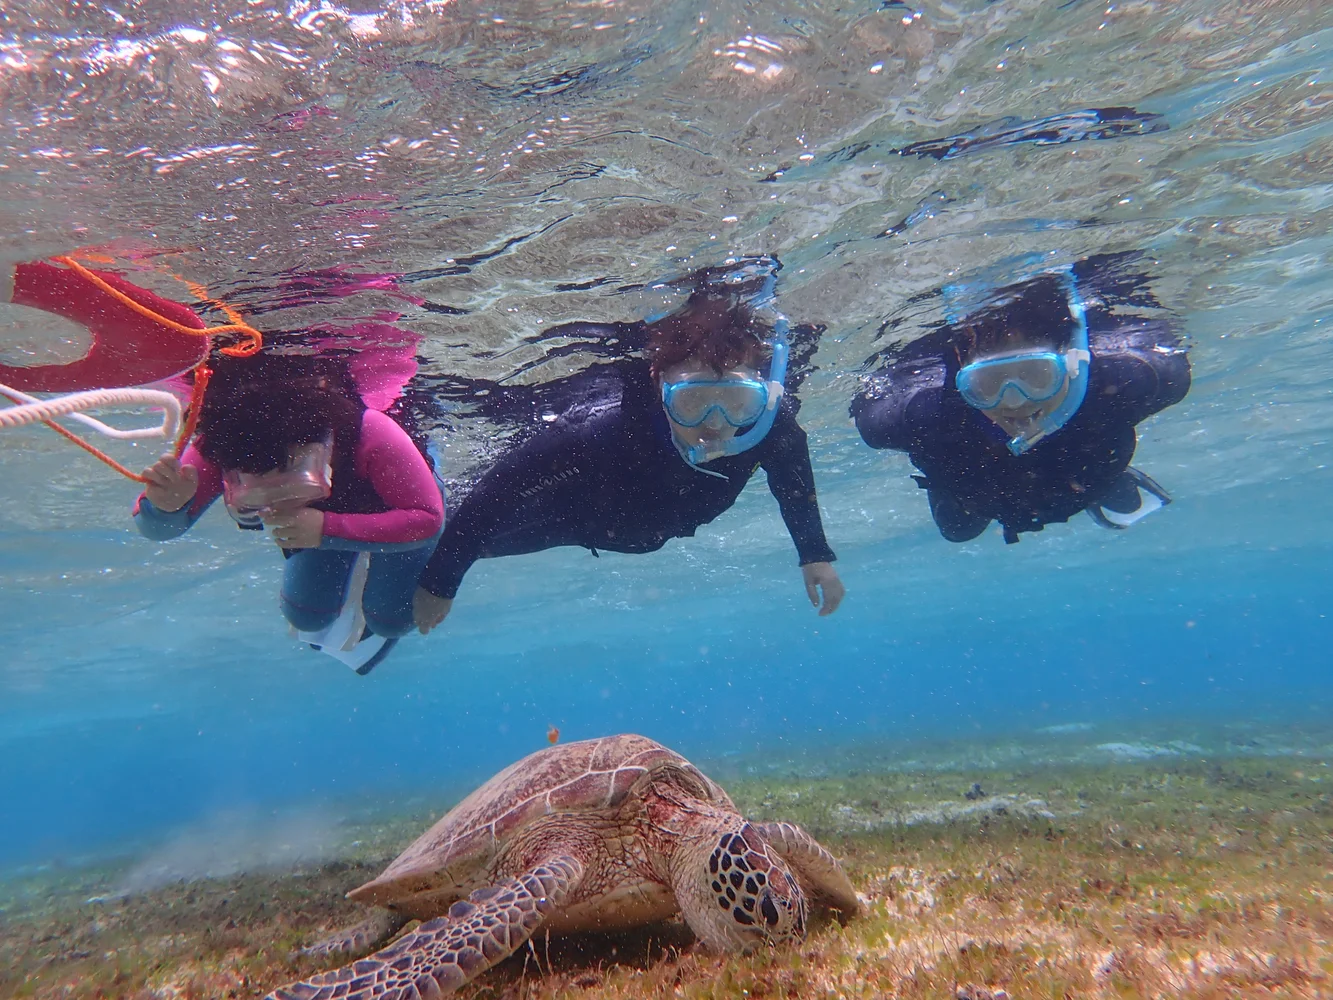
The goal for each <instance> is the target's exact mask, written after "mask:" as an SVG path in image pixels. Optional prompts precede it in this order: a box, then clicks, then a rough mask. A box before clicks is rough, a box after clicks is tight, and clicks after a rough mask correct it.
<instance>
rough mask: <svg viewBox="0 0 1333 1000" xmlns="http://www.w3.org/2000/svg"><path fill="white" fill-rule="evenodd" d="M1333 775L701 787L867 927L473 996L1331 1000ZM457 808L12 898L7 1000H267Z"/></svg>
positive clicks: (549, 967) (1003, 760)
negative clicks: (421, 836) (814, 839)
mask: <svg viewBox="0 0 1333 1000" xmlns="http://www.w3.org/2000/svg"><path fill="white" fill-rule="evenodd" d="M1330 761H1333V727H1323V728H1321V727H1317V726H1293V725H1291V724H1289V723H1285V722H1284V723H1279V722H1272V723H1268V724H1266V723H1265V722H1264V721H1262V720H1255V721H1249V722H1245V723H1236V724H1230V725H1229V724H1222V723H1217V722H1209V721H1196V722H1192V723H1191V722H1175V723H1169V724H1168V723H1167V722H1165V721H1157V722H1152V723H1144V724H1141V725H1139V726H1136V727H1135V726H1129V725H1111V724H1097V725H1093V724H1086V723H1070V724H1066V725H1061V726H1056V727H1053V728H1052V729H1050V730H1047V731H1042V732H1036V733H1031V734H1027V735H1024V736H1021V737H1014V738H1008V739H994V738H990V739H986V740H980V739H978V740H975V741H971V742H968V741H961V740H948V739H941V740H940V741H938V742H936V743H925V742H921V741H917V742H913V743H910V744H897V745H891V744H879V745H865V744H859V745H856V746H851V747H846V748H829V747H824V748H818V749H816V748H811V749H809V750H807V751H806V752H804V753H803V754H798V755H796V756H795V757H790V758H788V759H786V760H784V761H783V762H782V763H781V764H774V763H773V762H772V761H767V760H765V759H763V758H761V757H760V758H740V757H731V758H726V759H723V760H720V761H698V762H696V763H700V764H701V765H702V766H703V767H704V768H705V769H706V770H707V771H708V772H709V773H710V774H711V775H712V776H713V777H715V778H716V779H718V780H719V781H721V782H722V783H723V784H724V785H725V787H727V789H728V791H729V792H730V793H731V794H732V796H733V798H735V800H736V802H737V804H738V805H739V806H740V807H741V808H742V809H743V810H744V811H745V812H746V814H747V815H748V816H750V817H751V818H760V819H775V818H784V819H791V820H796V821H798V822H800V823H802V824H804V825H806V826H807V828H809V829H810V830H812V831H813V832H815V833H816V834H817V835H818V836H820V837H821V838H822V840H823V841H824V842H825V843H826V844H827V845H828V846H829V847H830V848H831V849H832V850H833V851H834V853H836V854H837V855H839V857H841V858H842V859H843V861H844V863H845V865H846V866H847V868H848V871H849V873H850V875H851V877H852V880H853V883H854V884H855V886H856V888H857V890H858V892H860V893H861V894H862V896H863V899H864V900H865V902H866V904H867V906H866V910H865V912H864V913H863V914H862V915H861V916H860V917H859V918H858V919H856V920H854V921H852V922H851V923H850V924H849V925H848V926H846V927H839V926H838V925H837V924H836V923H835V922H832V921H830V920H823V921H821V922H817V923H816V924H815V925H814V927H813V929H812V933H811V934H810V936H809V938H808V940H807V941H806V942H805V944H804V945H803V946H802V947H800V948H794V949H778V950H774V951H764V952H761V953H759V954H756V955H752V956H748V957H723V956H718V955H715V954H711V953H709V952H707V951H704V950H703V949H701V948H700V947H698V946H697V945H695V944H694V942H693V940H692V938H691V935H690V933H689V931H688V930H687V929H685V927H684V926H683V924H680V923H675V924H667V925H660V926H656V927H652V928H646V929H645V930H643V931H642V932H638V933H634V934H626V935H619V936H614V937H609V936H599V935H592V936H588V937H580V938H573V939H567V940H563V941H562V940H559V939H554V940H549V941H548V940H544V939H537V940H536V941H534V944H533V946H532V947H530V948H528V949H524V950H522V951H520V952H519V953H518V954H517V955H516V956H515V957H513V958H511V959H510V960H508V961H507V962H505V963H504V964H502V965H501V966H500V967H498V968H496V969H494V970H492V971H491V972H489V973H487V974H485V975H483V976H482V977H481V978H480V979H479V980H477V981H476V982H474V983H472V984H470V985H469V986H468V987H466V988H465V989H464V990H463V991H462V992H461V993H460V994H459V995H460V996H463V997H497V998H520V997H521V998H526V997H557V996H558V997H588V998H600V997H668V996H670V997H678V996H685V997H714V996H716V997H723V996H727V997H802V998H804V997H825V996H827V997H834V996H839V997H841V996H847V997H851V996H863V997H873V996H900V997H967V998H972V1000H979V998H983V997H987V996H989V997H1001V996H1009V997H1029V996H1030V997H1038V996H1040V997H1168V996H1171V997H1177V996H1179V997H1248V996H1254V997H1261V996H1262V997H1273V996H1291V997H1316V996H1327V995H1330V994H1333V949H1331V948H1330V946H1329V939H1330V935H1333V910H1330V907H1329V900H1330V898H1331V896H1333V769H1330V766H1329V765H1330ZM969 792H970V793H971V795H970V796H969V794H968V793H969ZM978 792H980V794H978ZM451 804H452V801H451V798H447V797H446V798H444V799H442V800H441V801H439V802H428V801H426V800H425V799H422V798H417V799H412V800H410V801H403V800H395V801H392V802H385V803H374V802H367V803H363V804H362V806H361V807H360V808H359V809H358V810H357V811H355V812H354V813H352V814H350V815H351V816H352V818H350V819H346V820H345V821H343V822H341V823H340V824H338V825H336V826H334V827H332V828H330V829H331V830H332V833H330V834H329V835H328V836H327V837H326V838H325V840H324V841H323V842H321V843H318V844H315V843H312V842H309V841H306V842H302V841H301V839H300V831H299V821H298V819H297V818H296V817H295V816H293V817H288V818H287V819H286V820H285V821H281V820H280V821H278V822H287V823H288V828H289V831H290V833H291V836H290V837H289V838H288V839H289V840H291V841H292V843H291V844H280V843H279V844H278V845H277V847H276V848H275V846H274V843H275V842H270V843H268V845H267V846H266V847H265V848H264V849H263V851H259V850H258V848H256V847H255V845H252V844H248V843H247V840H246V834H245V833H244V824H238V825H237V826H236V827H235V828H233V829H227V830H221V829H208V828H198V829H196V830H194V831H192V832H189V833H187V834H184V835H179V836H177V838H176V839H175V840H173V841H171V842H169V843H164V844H159V845H156V846H155V847H153V848H151V849H148V848H145V850H144V851H142V852H138V853H133V854H131V855H128V856H123V857H116V858H104V859H101V860H97V861H94V860H91V859H81V860H78V861H71V862H69V863H67V864H65V865H44V866H42V867H40V868H27V869H23V870H19V871H14V872H11V873H10V874H9V877H8V878H7V879H5V880H4V881H3V882H0V996H5V997H9V996H14V997H70V998H82V997H133V998H142V1000H147V998H158V997H161V998H166V997H258V996H262V995H263V994H264V993H265V992H266V991H268V990H269V989H272V988H274V987H276V986H279V985H281V984H282V983H284V982H286V981H289V980H290V979H291V978H294V977H296V976H298V975H303V974H308V973H310V972H313V971H316V970H317V969H319V968H320V967H322V966H326V965H331V964H332V963H330V962H328V961H327V960H325V961H324V962H322V963H320V962H316V961H314V960H312V959H309V958H304V957H300V956H298V955H297V954H295V951H296V949H297V948H299V947H300V946H301V945H303V944H307V943H310V942H311V941H313V940H315V939H317V938H318V937H319V936H321V935H322V934H324V933H326V932H327V931H329V930H331V929H333V928H335V927H337V926H340V925H342V924H344V923H351V922H354V921H355V919H358V918H357V910H358V908H357V907H356V906H355V905H354V904H352V903H350V902H348V901H346V900H344V899H343V898H342V894H343V893H344V892H345V891H346V890H348V889H350V888H352V887H353V886H355V885H357V884H359V883H360V882H362V881H364V880H366V879H368V878H370V877H372V876H373V875H374V874H376V872H377V871H378V870H379V868H381V867H382V866H383V865H384V864H385V863H386V862H387V861H388V860H389V859H390V858H391V857H393V856H394V854H395V853H396V852H397V851H398V850H399V849H401V848H402V847H403V846H405V845H406V844H407V843H408V842H410V841H411V840H412V839H414V838H415V837H416V835H417V834H418V833H420V832H421V830H423V829H424V828H425V826H426V825H427V824H428V823H429V822H431V821H432V820H433V819H434V818H435V817H436V816H438V815H439V814H441V813H442V812H443V811H444V810H445V809H447V808H448V807H449V805H451ZM270 829H271V828H270ZM279 840H281V838H279ZM283 848H286V849H287V853H285V854H284V852H283Z"/></svg>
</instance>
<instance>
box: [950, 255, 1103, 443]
mask: <svg viewBox="0 0 1333 1000" xmlns="http://www.w3.org/2000/svg"><path fill="white" fill-rule="evenodd" d="M1062 274H1063V277H1064V281H1065V291H1066V294H1067V296H1068V300H1069V313H1070V316H1071V317H1073V320H1074V334H1073V337H1072V338H1071V341H1070V344H1069V347H1067V348H1066V349H1065V350H1063V351H1041V350H1037V351H1022V352H1016V353H1012V354H1003V355H999V356H994V357H988V358H980V359H978V360H976V361H973V362H972V363H971V364H967V365H964V366H963V367H962V368H961V369H959V371H958V374H957V375H956V376H955V378H954V385H955V386H957V388H958V392H959V395H961V396H962V397H963V401H964V402H965V403H967V404H968V405H969V406H971V407H973V408H974V409H977V410H980V411H982V412H983V413H986V414H987V416H989V417H991V419H992V420H994V421H995V422H996V423H999V424H1001V426H1005V425H1007V424H1009V421H1007V420H1006V419H1005V418H1004V416H1003V410H1004V409H1005V408H1006V407H1008V408H1016V407H1021V406H1024V405H1025V404H1030V403H1035V404H1038V407H1037V412H1036V413H1034V414H1032V416H1031V417H1029V418H1028V419H1027V420H1026V421H1024V422H1023V423H1024V424H1025V426H1023V427H1022V429H1021V430H1018V431H1017V432H1016V433H1013V437H1011V438H1010V440H1009V450H1010V451H1011V452H1012V453H1013V454H1015V455H1022V454H1024V453H1026V452H1028V451H1030V450H1031V449H1032V448H1034V447H1036V446H1037V445H1038V444H1039V443H1040V442H1041V441H1043V440H1045V439H1046V438H1047V437H1049V436H1050V435H1052V434H1054V433H1055V432H1056V431H1058V430H1059V429H1060V428H1061V427H1063V426H1064V425H1065V424H1067V423H1068V422H1069V420H1070V419H1071V418H1072V417H1073V416H1074V414H1075V413H1076V412H1078V408H1079V407H1080V406H1082V405H1083V398H1084V396H1085V395H1086V394H1087V391H1088V368H1089V365H1090V364H1091V362H1092V354H1091V352H1090V351H1089V349H1088V318H1087V310H1086V308H1085V306H1084V304H1083V298H1082V296H1081V295H1079V293H1078V289H1077V287H1076V286H1075V284H1074V276H1073V274H1072V273H1071V272H1070V271H1069V270H1067V269H1066V270H1065V271H1063V272H1062ZM1066 387H1068V388H1067V389H1066ZM1062 389H1065V390H1066V391H1065V393H1064V396H1063V398H1059V397H1060V391H1061V390H1062ZM1045 404H1049V406H1048V405H1045Z"/></svg>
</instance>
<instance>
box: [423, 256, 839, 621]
mask: <svg viewBox="0 0 1333 1000" xmlns="http://www.w3.org/2000/svg"><path fill="white" fill-rule="evenodd" d="M777 267H778V264H777V262H776V261H774V260H773V259H771V258H756V259H749V260H744V261H742V262H741V263H740V264H739V265H738V266H737V267H735V268H732V269H728V270H710V269H705V270H703V271H700V272H698V273H696V274H695V275H693V276H692V277H691V282H692V293H691V295H690V298H689V300H688V302H687V303H686V304H685V305H684V306H682V307H681V308H680V309H678V310H676V311H675V312H672V313H670V314H669V315H667V316H665V317H663V318H661V319H658V320H656V321H653V322H650V323H647V324H642V323H640V324H634V326H635V327H636V328H637V329H636V331H635V333H636V338H635V339H638V340H641V342H642V343H644V344H645V345H646V348H645V353H646V355H647V357H646V359H643V358H634V359H631V360H628V361H626V362H624V365H623V369H622V370H623V373H624V374H623V377H621V378H619V379H617V380H615V381H614V382H612V383H611V384H610V385H608V384H607V383H606V382H605V381H603V382H602V383H600V388H601V392H600V395H599V397H598V398H593V399H587V400H584V401H582V402H580V403H578V404H576V405H573V406H570V407H569V408H567V409H565V410H564V411H563V412H561V413H559V414H558V415H556V416H555V418H554V419H553V420H551V422H549V423H548V424H546V425H545V426H543V427H542V428H541V429H540V430H538V431H537V432H536V433H535V434H534V435H533V436H532V437H531V438H529V439H528V440H527V441H525V442H524V443H523V444H521V445H519V446H518V447H517V448H515V449H514V450H512V451H511V452H509V453H508V454H507V455H505V456H504V457H503V458H501V459H500V461H499V462H498V463H497V464H496V465H495V466H494V467H492V468H491V469H490V470H489V471H487V472H486V474H485V475H484V476H483V477H482V478H481V479H480V480H479V481H478V483H477V484H476V486H475V487H474V488H473V490H472V492H471V493H469V494H468V496H467V497H466V499H465V500H464V501H463V502H462V504H460V506H459V507H458V510H457V511H456V513H455V514H454V516H453V517H452V518H450V520H449V522H448V524H447V525H446V526H445V529H444V534H443V535H442V536H441V538H440V542H439V545H438V546H437V547H436V549H435V554H434V555H433V556H431V559H430V562H429V563H428V564H427V565H426V569H425V571H424V572H423V573H422V575H421V589H419V590H418V591H417V594H416V622H417V625H418V627H419V628H420V630H421V631H422V633H426V632H429V631H430V630H431V629H432V628H434V627H435V626H436V625H438V624H439V623H440V622H441V621H443V620H444V618H445V616H446V615H447V614H448V613H449V610H450V608H451V607H452V605H453V600H454V597H455V595H456V594H457V593H458V588H459V585H460V583H461V582H462V580H463V576H464V575H465V574H466V573H467V571H468V569H469V568H470V567H471V566H472V564H473V563H474V562H476V560H478V559H484V558H493V557H496V556H511V555H520V554H525V553H530V552H539V551H542V550H545V549H549V548H553V547H556V546H562V545H576V546H582V547H584V548H587V549H590V550H591V551H592V553H593V554H594V555H596V554H597V551H598V550H599V549H605V550H608V551H611V552H654V551H656V550H658V549H660V548H661V547H662V546H663V545H665V544H666V542H667V540H668V539H670V538H680V537H685V536H689V535H693V534H694V533H695V530H696V529H697V528H698V527H699V526H700V525H703V524H708V523H709V522H711V521H712V520H713V519H714V518H716V517H717V516H718V515H719V514H721V513H722V512H723V511H725V510H728V509H729V508H730V507H731V506H732V505H733V504H734V503H735V502H736V499H737V498H738V497H739V496H740V494H741V491H742V490H743V489H745V485H746V484H747V483H748V482H749V481H750V477H751V476H753V475H754V473H755V472H756V470H758V469H759V468H760V467H761V466H762V467H763V469H764V471H765V472H766V473H767V475H768V486H769V489H770V490H771V491H772V493H773V495H774V497H775V498H776V499H777V502H778V508H779V510H780V511H781V513H782V518H783V520H784V521H785V523H786V525H787V530H788V532H790V534H791V538H792V541H793V542H794V543H795V545H796V551H797V553H798V555H799V558H800V566H801V572H802V575H803V577H804V582H805V589H806V593H807V595H808V597H809V599H810V602H811V604H813V605H814V606H815V607H818V608H819V613H820V614H821V615H829V614H832V613H833V612H834V611H836V610H837V608H838V604H839V603H840V602H841V601H842V598H843V594H844V589H843V585H842V582H841V581H840V580H839V579H838V574H837V573H836V572H835V571H834V569H833V566H832V563H833V561H834V559H835V558H836V557H835V556H834V554H833V550H832V549H830V548H829V545H828V542H827V540H826V539H825V537H824V529H823V525H822V524H821V522H820V517H819V506H818V503H817V500H816V497H815V482H814V474H813V472H812V470H811V467H810V453H809V450H808V447H807V444H806V435H805V431H803V430H802V429H801V427H800V425H799V424H797V422H796V406H795V402H794V400H792V399H790V398H784V396H783V386H784V379H785V377H786V369H787V355H788V345H787V341H786V338H787V323H786V320H785V319H784V318H782V317H781V315H780V314H778V315H777V316H776V318H774V319H773V320H772V321H771V322H766V321H765V320H764V319H763V318H761V309H762V307H765V306H767V305H770V304H771V299H772V286H773V282H774V280H775V278H776V270H777ZM576 325H577V326H578V327H579V328H580V329H581V330H584V331H586V330H588V329H589V328H590V327H592V326H595V324H576ZM571 326H574V324H571ZM606 330H607V331H608V334H607V335H608V336H619V335H620V334H622V333H624V331H622V330H619V329H616V328H615V327H614V326H613V325H610V324H608V325H607V326H606ZM821 598H822V606H821Z"/></svg>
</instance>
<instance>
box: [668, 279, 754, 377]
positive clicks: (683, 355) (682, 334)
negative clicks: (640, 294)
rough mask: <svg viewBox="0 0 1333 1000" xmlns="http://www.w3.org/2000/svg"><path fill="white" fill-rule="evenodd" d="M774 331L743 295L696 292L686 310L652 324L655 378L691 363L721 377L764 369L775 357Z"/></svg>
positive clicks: (683, 309) (682, 308)
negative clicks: (728, 372) (715, 371)
mask: <svg viewBox="0 0 1333 1000" xmlns="http://www.w3.org/2000/svg"><path fill="white" fill-rule="evenodd" d="M772 336H773V330H772V328H771V327H770V326H768V325H767V324H765V323H763V322H761V321H760V320H759V319H758V318H757V317H756V316H755V315H754V311H753V309H752V308H751V307H750V305H749V303H748V302H746V301H745V300H743V299H742V298H741V297H740V296H739V295H736V294H728V293H721V292H718V291H714V290H712V289H708V290H700V291H696V292H695V293H694V294H693V295H691V296H690V299H689V301H688V302H687V303H686V304H685V305H684V306H683V307H681V308H680V309H678V310H676V311H675V312H673V313H671V314H670V315H669V316H665V317H663V318H662V319H660V320H658V321H657V322H656V323H651V324H649V326H648V329H647V343H646V345H645V353H646V354H647V356H648V363H649V365H650V367H651V371H652V375H653V378H660V377H661V375H662V373H663V372H664V371H667V370H668V369H670V368H673V367H675V366H676V365H678V364H680V363H681V362H682V361H685V360H687V359H689V358H698V359H699V360H700V361H702V362H703V363H704V364H706V365H709V366H711V367H713V368H716V369H718V370H719V371H721V370H723V369H726V368H734V367H736V366H738V365H755V366H758V365H759V364H762V363H763V361H764V359H765V358H767V357H768V355H769V354H771V353H772V347H771V346H770V345H769V343H768V341H769V340H770V339H771V338H772Z"/></svg>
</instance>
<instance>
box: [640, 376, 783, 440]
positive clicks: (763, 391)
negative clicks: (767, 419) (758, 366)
mask: <svg viewBox="0 0 1333 1000" xmlns="http://www.w3.org/2000/svg"><path fill="white" fill-rule="evenodd" d="M768 397H769V390H768V383H767V382H761V381H759V380H758V379H754V378H747V377H745V376H741V375H735V376H724V377H723V378H708V377H706V376H703V375H698V376H686V377H685V378H682V379H679V380H677V381H675V382H664V383H663V384H662V405H663V406H665V407H666V411H667V416H669V417H670V418H671V419H672V421H674V422H675V423H677V424H680V426H682V427H698V426H699V425H701V424H703V423H705V422H706V421H707V420H708V418H709V417H711V416H712V415H713V414H717V415H718V416H719V417H721V418H722V419H723V420H725V421H726V422H727V423H728V424H729V425H730V426H732V427H737V428H739V427H748V426H749V425H750V424H752V423H754V422H755V421H756V420H758V419H759V418H760V417H761V416H763V413H764V410H765V409H767V408H768Z"/></svg>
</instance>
